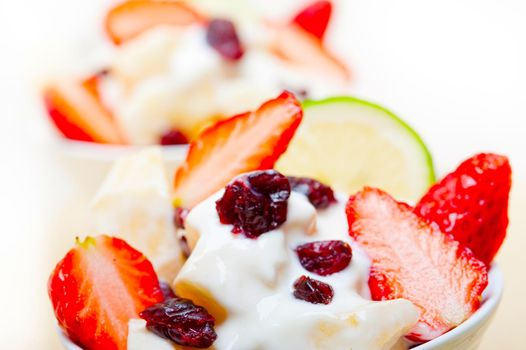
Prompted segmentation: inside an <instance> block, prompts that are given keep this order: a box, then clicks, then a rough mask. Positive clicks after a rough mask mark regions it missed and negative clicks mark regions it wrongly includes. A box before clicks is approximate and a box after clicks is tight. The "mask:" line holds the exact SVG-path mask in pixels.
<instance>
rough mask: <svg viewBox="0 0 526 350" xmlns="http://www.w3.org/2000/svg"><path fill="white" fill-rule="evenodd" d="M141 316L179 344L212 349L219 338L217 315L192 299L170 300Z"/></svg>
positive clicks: (156, 332) (153, 330)
mask: <svg viewBox="0 0 526 350" xmlns="http://www.w3.org/2000/svg"><path fill="white" fill-rule="evenodd" d="M140 316H141V318H143V319H144V320H146V328H147V329H148V330H149V331H151V332H153V333H155V334H157V335H158V336H160V337H163V338H165V339H169V340H171V341H173V342H174V343H176V344H179V345H183V346H193V347H195V348H208V347H209V346H211V345H212V344H213V343H214V341H215V340H216V339H217V334H216V332H215V330H214V325H215V319H214V317H213V316H212V315H210V314H209V313H208V311H206V309H205V308H203V307H201V306H197V305H195V304H194V303H193V302H192V301H191V300H188V299H183V298H177V297H175V298H171V299H166V300H165V301H163V302H161V303H158V304H155V305H152V306H150V307H148V308H147V309H146V310H144V311H143V312H141V313H140Z"/></svg>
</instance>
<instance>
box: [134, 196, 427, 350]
mask: <svg viewBox="0 0 526 350" xmlns="http://www.w3.org/2000/svg"><path fill="white" fill-rule="evenodd" d="M220 196H221V193H219V194H216V195H215V196H213V197H211V198H209V199H208V200H206V201H204V202H203V203H201V204H200V205H198V206H197V207H195V208H194V209H193V210H192V211H191V213H190V214H189V216H188V217H187V220H186V226H187V228H188V229H189V230H193V231H194V232H196V233H198V234H199V236H200V239H199V241H198V242H197V245H196V246H195V249H194V250H193V252H192V255H191V256H190V258H189V259H188V260H187V262H186V263H185V265H184V266H183V268H182V270H181V271H180V273H179V275H178V277H177V278H176V280H175V282H174V283H175V288H176V291H177V292H178V293H179V294H181V295H182V296H184V297H189V298H192V297H197V299H200V298H201V299H203V297H204V298H205V299H208V301H209V303H211V304H212V305H220V308H221V309H222V310H223V311H224V313H225V315H223V316H226V317H223V316H220V318H221V317H222V318H224V320H221V319H219V320H218V323H217V324H216V327H215V329H216V332H217V334H218V338H217V340H216V342H215V343H214V345H213V348H214V349H217V350H274V349H276V350H278V349H288V350H295V349H297V350H310V349H312V350H325V349H327V350H329V349H330V350H339V349H341V350H348V349H351V348H352V349H353V350H362V349H363V350H376V349H378V350H381V349H394V348H399V347H402V348H403V347H404V343H403V341H402V337H403V335H404V334H405V333H406V332H407V331H408V330H409V329H410V328H411V327H412V326H413V324H414V323H415V322H416V321H417V319H418V311H417V309H416V308H415V307H414V306H413V305H412V304H411V303H410V302H409V301H406V300H402V299H399V300H392V301H386V302H373V301H371V300H368V298H369V290H368V287H367V279H368V275H369V265H370V263H369V259H368V258H367V256H366V255H365V254H364V253H363V252H362V251H361V250H360V248H359V247H357V246H355V245H354V242H352V240H351V239H350V238H349V236H348V234H347V222H346V218H345V211H344V205H345V199H344V198H343V197H340V198H339V201H338V203H336V204H334V205H332V206H331V207H329V208H328V209H325V210H319V211H316V210H315V208H314V207H313V206H312V205H311V204H310V203H309V202H308V200H307V198H306V197H304V196H303V195H301V194H298V193H295V192H293V193H292V194H291V196H290V199H289V202H288V215H287V221H286V222H285V223H284V224H283V225H282V226H280V227H279V228H278V229H276V230H273V231H271V232H268V233H265V234H263V235H261V236H260V237H259V238H258V239H248V238H245V237H244V236H243V235H234V234H232V233H231V229H232V226H230V225H222V224H221V223H220V222H219V218H218V215H217V212H216V209H215V201H216V200H217V199H218V198H219V197H220ZM330 239H338V240H342V241H345V242H347V243H349V244H350V245H351V246H352V248H353V258H352V260H351V263H350V264H349V266H348V267H347V268H345V269H344V270H342V271H340V272H338V273H335V274H332V275H329V276H325V277H322V276H318V275H316V274H313V273H310V272H308V271H306V270H305V269H304V268H303V267H302V266H301V264H300V263H299V260H298V257H297V255H296V253H295V251H294V248H295V247H296V246H298V245H300V244H302V243H306V242H309V241H319V240H330ZM302 275H306V276H309V277H311V278H314V279H317V280H320V281H323V282H325V283H328V284H330V285H331V287H332V288H333V290H334V298H333V300H332V302H331V303H330V304H329V305H323V304H311V303H308V302H306V301H303V300H299V299H296V298H295V297H294V296H293V294H292V292H293V284H294V281H295V280H296V279H297V278H298V277H300V276H302ZM185 285H186V286H188V285H191V286H193V287H195V289H194V292H189V290H188V289H187V288H186V289H185V288H181V286H185ZM195 291H199V292H195ZM185 293H186V294H188V293H189V294H190V295H185ZM192 293H197V294H194V295H192ZM210 301H211V302H210ZM212 309H214V308H212ZM209 311H211V310H209ZM211 313H214V311H211ZM216 318H218V317H217V316H216ZM136 326H137V325H136ZM137 333H140V334H142V335H145V334H146V336H142V337H137V336H136V335H137ZM155 337H157V336H155V335H153V334H148V333H147V332H146V331H145V330H144V324H143V325H142V326H141V325H139V326H138V327H133V328H132V327H130V338H129V349H133V350H142V349H144V350H146V349H152V348H153V341H154V338H155ZM139 338H140V339H139ZM149 339H150V340H151V341H152V343H150V340H149Z"/></svg>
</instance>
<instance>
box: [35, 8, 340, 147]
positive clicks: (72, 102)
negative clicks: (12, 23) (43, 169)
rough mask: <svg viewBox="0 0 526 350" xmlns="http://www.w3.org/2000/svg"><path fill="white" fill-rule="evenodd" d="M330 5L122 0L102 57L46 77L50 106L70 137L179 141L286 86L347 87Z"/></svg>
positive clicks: (327, 90)
mask: <svg viewBox="0 0 526 350" xmlns="http://www.w3.org/2000/svg"><path fill="white" fill-rule="evenodd" d="M225 6H226V5H225ZM331 10H332V4H331V3H330V2H329V1H318V2H315V3H313V4H311V5H309V6H307V7H306V8H305V9H303V10H301V11H300V12H299V13H298V14H297V15H296V16H293V17H292V19H291V20H287V21H271V20H270V19H267V18H262V16H261V14H256V13H253V12H247V13H246V14H245V13H244V14H243V15H238V16H236V18H232V19H229V18H224V17H214V16H213V15H212V14H206V13H204V11H205V10H204V9H203V11H198V10H197V9H194V8H192V7H191V6H190V5H189V4H188V3H186V2H182V1H169V0H163V1H152V0H129V1H125V2H123V3H121V4H119V5H117V6H115V7H113V8H112V9H110V10H109V12H108V13H107V15H106V18H105V29H106V32H107V35H108V37H109V39H110V40H111V42H112V47H110V48H108V51H109V52H108V54H107V55H106V56H107V58H105V59H104V60H103V61H105V62H103V63H98V65H97V67H96V69H95V70H94V72H93V74H91V75H88V76H87V77H77V78H75V77H67V78H64V79H62V80H60V79H58V80H56V81H52V82H50V83H49V84H48V85H47V86H46V87H45V89H44V91H43V97H44V102H45V105H46V108H47V111H48V114H49V116H50V118H51V120H52V121H53V122H54V125H55V126H56V128H57V129H58V131H59V132H60V133H61V134H62V135H63V136H64V137H65V138H67V139H71V140H77V141H91V142H98V143H106V144H132V145H145V144H162V145H178V144H186V143H188V142H189V140H192V139H193V138H194V137H195V136H196V135H197V134H198V133H199V132H200V131H201V130H202V129H203V128H204V127H205V126H206V125H208V124H210V123H213V122H214V121H216V120H219V119H222V118H225V117H228V116H231V115H235V114H237V113H240V112H244V111H246V110H251V109H255V108H257V106H259V105H260V104H261V103H262V102H264V101H265V100H268V99H270V98H272V97H274V96H276V95H277V94H279V92H281V91H282V90H291V91H295V92H296V93H297V94H298V96H300V95H301V96H302V97H311V98H321V97H327V96H330V95H333V94H335V93H342V92H345V91H346V90H347V86H348V80H349V71H348V69H347V67H346V66H345V65H343V64H342V63H341V62H340V61H339V60H338V59H337V58H335V57H334V56H333V55H332V54H331V53H329V52H328V50H327V49H326V47H325V46H324V43H323V38H324V34H325V31H326V29H327V26H328V24H329V21H330V16H331ZM201 12H203V13H201Z"/></svg>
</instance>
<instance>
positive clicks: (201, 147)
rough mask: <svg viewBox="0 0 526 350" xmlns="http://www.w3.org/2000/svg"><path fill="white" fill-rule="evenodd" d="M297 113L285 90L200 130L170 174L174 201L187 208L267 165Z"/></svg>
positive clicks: (276, 155) (292, 130) (291, 132)
mask: <svg viewBox="0 0 526 350" xmlns="http://www.w3.org/2000/svg"><path fill="white" fill-rule="evenodd" d="M302 117H303V112H302V110H301V106H300V103H299V102H298V100H297V99H296V98H295V97H294V96H293V95H292V94H291V93H289V92H283V93H282V94H281V95H280V96H279V97H277V98H276V99H273V100H270V101H267V102H266V103H264V104H263V105H262V106H261V107H259V109H258V110H257V111H255V112H247V113H244V114H240V115H237V116H234V117H231V118H228V119H225V120H222V121H219V122H218V123H216V124H214V125H212V126H211V127H209V128H207V129H205V130H204V131H203V132H202V133H201V134H200V135H199V136H198V137H197V139H195V140H194V141H193V142H192V143H191V144H190V148H189V150H188V154H187V157H186V161H185V162H184V163H183V164H182V165H181V166H180V167H179V169H178V170H177V173H176V176H175V183H174V188H175V193H174V195H175V197H174V198H175V205H176V206H177V207H186V208H191V207H193V206H194V205H196V204H197V203H199V202H200V201H202V200H203V199H205V198H207V197H208V196H210V195H211V194H213V193H215V192H216V191H218V190H219V189H221V188H222V187H224V186H225V185H226V184H227V183H228V182H229V181H230V180H232V178H234V177H235V176H237V175H239V174H241V173H244V172H248V171H253V170H262V169H270V168H272V167H273V166H274V163H275V162H276V161H277V159H278V158H279V156H280V155H281V154H282V153H283V152H285V150H286V149H287V146H288V144H289V142H290V140H291V138H292V136H293V135H294V133H295V131H296V129H297V128H298V126H299V124H300V122H301V119H302Z"/></svg>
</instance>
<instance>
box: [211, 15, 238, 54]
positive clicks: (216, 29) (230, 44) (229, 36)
mask: <svg viewBox="0 0 526 350" xmlns="http://www.w3.org/2000/svg"><path fill="white" fill-rule="evenodd" d="M206 41H207V42H208V44H209V45H210V46H212V47H213V48H214V49H215V50H216V51H217V52H218V53H219V54H220V55H221V56H222V57H223V58H225V59H227V60H231V61H235V60H239V59H240V58H241V57H243V47H242V46H241V42H240V41H239V37H238V35H237V32H236V27H235V26H234V23H232V22H231V21H229V20H226V19H219V18H218V19H213V20H211V21H210V23H208V30H207V32H206Z"/></svg>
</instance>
